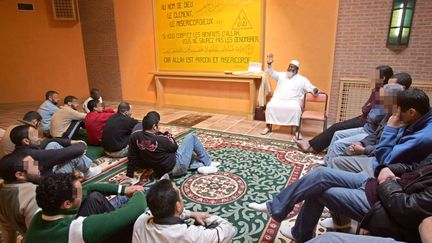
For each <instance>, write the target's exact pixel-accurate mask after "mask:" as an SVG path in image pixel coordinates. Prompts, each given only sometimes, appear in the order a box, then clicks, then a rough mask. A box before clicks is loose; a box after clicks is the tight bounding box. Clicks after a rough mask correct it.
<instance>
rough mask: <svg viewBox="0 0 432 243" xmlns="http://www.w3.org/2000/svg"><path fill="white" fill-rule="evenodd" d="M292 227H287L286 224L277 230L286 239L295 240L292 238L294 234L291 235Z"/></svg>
mask: <svg viewBox="0 0 432 243" xmlns="http://www.w3.org/2000/svg"><path fill="white" fill-rule="evenodd" d="M292 228H293V227H289V226H287V227H283V228H281V229H280V230H279V232H280V233H281V234H282V235H283V236H285V237H286V238H288V239H290V240H295V239H294V236H293V235H292V232H291V231H292Z"/></svg>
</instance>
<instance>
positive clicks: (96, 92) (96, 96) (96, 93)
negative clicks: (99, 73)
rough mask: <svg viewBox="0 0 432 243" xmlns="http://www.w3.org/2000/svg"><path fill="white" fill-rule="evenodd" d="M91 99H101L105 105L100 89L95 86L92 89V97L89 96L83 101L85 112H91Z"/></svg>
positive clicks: (100, 101)
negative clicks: (89, 106) (89, 104)
mask: <svg viewBox="0 0 432 243" xmlns="http://www.w3.org/2000/svg"><path fill="white" fill-rule="evenodd" d="M90 100H96V101H99V103H101V104H102V105H103V100H102V96H101V95H100V91H99V89H96V88H93V89H91V90H90V97H88V98H87V99H86V100H85V101H84V103H83V105H82V106H83V110H84V112H85V113H89V112H90V111H91V110H90V109H89V108H88V102H89V101H90Z"/></svg>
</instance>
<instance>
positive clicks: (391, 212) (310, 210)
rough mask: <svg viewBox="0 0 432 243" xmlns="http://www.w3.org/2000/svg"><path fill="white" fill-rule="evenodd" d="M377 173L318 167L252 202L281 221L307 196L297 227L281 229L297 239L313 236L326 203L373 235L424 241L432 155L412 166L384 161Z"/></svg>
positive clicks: (430, 211) (431, 199)
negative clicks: (268, 196)
mask: <svg viewBox="0 0 432 243" xmlns="http://www.w3.org/2000/svg"><path fill="white" fill-rule="evenodd" d="M428 151H429V153H430V147H429V150H428ZM375 176H376V177H369V176H367V175H366V174H363V173H352V172H346V171H340V170H335V169H330V168H326V167H319V168H317V169H314V170H313V171H312V172H310V173H308V174H306V175H305V176H304V177H302V178H301V179H299V180H297V181H295V182H294V183H292V184H290V185H289V186H288V187H286V188H285V189H283V190H282V192H280V193H279V194H278V195H276V196H275V197H274V198H273V199H272V200H271V201H268V202H266V203H261V204H257V203H251V204H249V207H250V208H252V209H254V210H256V211H259V212H267V213H269V214H270V215H271V217H272V218H273V219H275V220H276V221H278V222H281V221H283V220H284V219H285V218H286V217H287V215H288V214H289V213H290V212H291V211H292V210H293V209H294V206H295V205H296V204H297V203H299V202H302V201H304V202H303V205H302V208H301V210H300V212H299V214H298V217H297V220H296V223H295V225H294V227H292V228H291V227H286V228H282V229H281V233H282V234H283V235H285V236H287V237H289V238H291V239H295V240H296V241H298V242H305V241H308V240H310V239H311V238H313V237H314V230H315V227H316V224H317V223H318V220H319V218H320V216H321V214H322V211H323V209H324V207H327V208H328V209H330V210H331V211H333V212H336V213H340V214H343V215H345V216H348V217H350V218H352V219H354V220H356V221H358V222H361V225H360V226H361V227H362V228H365V229H367V230H368V231H369V232H370V234H371V235H375V236H385V237H392V238H394V239H396V240H399V241H407V242H420V236H419V233H418V226H419V224H420V223H421V222H422V220H423V219H424V218H426V217H428V216H431V215H432V156H429V157H428V158H427V159H425V160H424V161H422V162H420V163H413V164H411V165H407V164H389V165H381V166H379V167H377V169H376V171H375Z"/></svg>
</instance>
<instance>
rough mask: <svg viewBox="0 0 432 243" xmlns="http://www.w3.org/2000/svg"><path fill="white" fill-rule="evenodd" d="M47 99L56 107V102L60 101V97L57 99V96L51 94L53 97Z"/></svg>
mask: <svg viewBox="0 0 432 243" xmlns="http://www.w3.org/2000/svg"><path fill="white" fill-rule="evenodd" d="M48 99H49V100H50V101H51V102H52V103H53V104H54V105H57V104H58V102H59V100H60V97H59V95H58V94H53V95H52V96H50V97H49V98H48Z"/></svg>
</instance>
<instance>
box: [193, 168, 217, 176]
mask: <svg viewBox="0 0 432 243" xmlns="http://www.w3.org/2000/svg"><path fill="white" fill-rule="evenodd" d="M197 171H198V173H200V174H204V175H208V174H213V173H216V172H217V171H218V168H217V167H215V166H201V167H199V168H198V169H197Z"/></svg>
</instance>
